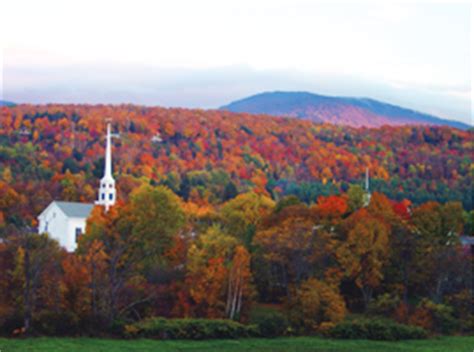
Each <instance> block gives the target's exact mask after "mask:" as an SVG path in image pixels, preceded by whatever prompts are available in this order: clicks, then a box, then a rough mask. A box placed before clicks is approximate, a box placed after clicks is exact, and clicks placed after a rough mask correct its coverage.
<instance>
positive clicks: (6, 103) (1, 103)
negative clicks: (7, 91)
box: [0, 100, 15, 106]
mask: <svg viewBox="0 0 474 352" xmlns="http://www.w3.org/2000/svg"><path fill="white" fill-rule="evenodd" d="M0 106H15V103H12V102H11V101H5V100H0Z"/></svg>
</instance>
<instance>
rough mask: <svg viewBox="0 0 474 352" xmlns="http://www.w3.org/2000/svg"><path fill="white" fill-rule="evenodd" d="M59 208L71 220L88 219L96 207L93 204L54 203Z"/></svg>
mask: <svg viewBox="0 0 474 352" xmlns="http://www.w3.org/2000/svg"><path fill="white" fill-rule="evenodd" d="M54 203H56V204H57V206H58V207H59V208H60V209H61V210H62V211H63V212H64V214H66V216H68V217H70V218H87V217H89V214H90V213H91V211H92V208H93V207H94V204H92V203H78V202H61V201H57V200H56V201H54Z"/></svg>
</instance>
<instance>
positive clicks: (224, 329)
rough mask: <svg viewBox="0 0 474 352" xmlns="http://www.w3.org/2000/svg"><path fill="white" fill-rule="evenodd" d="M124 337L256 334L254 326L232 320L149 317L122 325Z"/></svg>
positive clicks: (217, 336) (168, 337) (159, 337)
mask: <svg viewBox="0 0 474 352" xmlns="http://www.w3.org/2000/svg"><path fill="white" fill-rule="evenodd" d="M124 333H125V336H126V337H129V338H133V337H146V338H155V339H194V340H201V339H220V338H239V337H252V336H258V330H257V327H256V326H252V325H248V326H247V325H243V324H240V323H238V322H235V321H232V320H223V319H222V320H220V319H215V320H210V319H209V320H208V319H165V318H150V319H146V320H143V321H141V322H138V323H135V324H130V325H126V326H125V327H124Z"/></svg>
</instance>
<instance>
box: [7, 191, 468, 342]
mask: <svg viewBox="0 0 474 352" xmlns="http://www.w3.org/2000/svg"><path fill="white" fill-rule="evenodd" d="M189 198H190V199H191V198H192V196H191V195H190V196H189ZM2 199H3V198H2ZM122 199H126V200H122V201H120V202H119V203H118V204H116V205H115V206H114V207H112V208H111V210H109V211H108V212H107V213H105V212H104V210H103V208H102V207H95V208H94V210H93V213H92V215H91V217H90V218H89V220H88V223H87V229H86V234H85V235H83V236H82V237H81V238H80V240H79V247H78V250H77V251H76V252H75V253H66V252H65V251H64V250H63V249H61V248H59V246H58V244H57V243H56V242H55V241H53V240H51V239H50V238H49V237H48V236H47V235H46V234H42V235H38V234H35V233H33V232H32V230H31V229H28V228H26V227H24V226H16V225H15V224H14V223H10V224H8V225H6V227H5V228H4V235H3V238H2V242H0V268H1V270H0V329H1V332H2V333H3V334H7V335H11V334H12V333H15V334H20V333H35V332H36V333H38V334H51V335H81V334H89V335H97V334H105V333H108V334H113V333H116V334H120V335H122V334H124V335H125V336H157V337H160V336H161V337H163V336H165V335H166V336H169V334H171V335H172V336H175V335H176V334H177V335H176V336H178V337H179V336H182V335H180V334H186V333H185V331H188V330H189V333H190V334H191V335H190V336H194V335H195V334H201V331H202V334H204V335H202V334H201V335H199V336H201V337H202V336H215V335H216V334H217V335H218V336H234V335H232V334H246V335H245V336H247V335H249V336H255V334H257V333H258V334H260V335H264V336H274V335H278V334H313V333H328V332H329V334H333V336H336V337H337V336H341V337H350V336H353V335H352V334H353V333H354V331H355V330H351V329H353V327H354V326H355V328H356V329H359V330H357V331H362V330H361V329H362V328H361V327H360V326H363V329H365V330H364V331H369V332H370V333H371V334H373V335H377V336H378V334H379V333H381V332H380V331H383V334H386V335H384V336H388V338H397V336H398V337H400V338H404V336H405V337H410V336H411V337H413V336H417V337H421V336H424V334H425V333H424V331H431V332H432V333H443V334H446V333H453V332H469V331H472V329H473V326H474V325H473V322H474V320H473V315H472V303H473V302H472V258H471V257H470V252H469V251H468V250H466V249H463V248H462V247H461V246H460V243H459V236H460V234H462V233H465V232H466V229H468V228H469V227H470V226H472V217H471V218H469V217H466V212H465V211H464V210H463V208H462V205H461V203H459V202H448V203H445V204H440V203H437V202H428V203H424V204H421V205H419V206H415V205H412V204H411V202H409V201H407V200H404V201H401V202H397V201H393V200H390V199H389V198H387V197H386V196H385V195H383V194H381V193H376V192H375V193H373V194H372V197H371V199H370V202H369V203H368V204H366V202H367V200H368V198H367V196H366V195H365V194H364V192H363V190H362V189H361V187H359V186H352V187H350V188H349V190H348V191H347V193H344V194H342V195H331V196H320V197H319V198H317V199H315V200H314V202H313V203H312V204H311V205H308V204H306V203H304V202H301V200H300V199H298V198H297V197H295V196H287V197H283V198H281V199H279V200H278V201H275V200H273V199H271V198H270V197H269V196H268V194H265V193H258V192H247V193H243V194H239V195H237V196H235V197H232V198H231V199H229V200H228V201H227V202H225V203H223V204H222V205H221V206H218V207H215V208H210V207H209V206H208V205H207V204H206V203H204V204H199V203H197V202H193V201H191V200H188V201H186V200H184V199H182V198H180V197H178V196H177V195H176V194H175V193H174V192H172V191H171V190H170V189H169V188H168V187H165V186H161V185H157V186H153V185H150V184H149V182H142V183H141V184H135V185H134V187H133V191H131V192H130V194H129V197H127V198H122ZM469 222H470V223H469ZM353 314H364V315H365V316H367V317H372V318H374V317H378V318H377V319H379V318H380V317H383V318H385V319H391V320H395V321H397V322H398V323H401V324H407V325H412V326H417V327H421V328H423V329H424V330H423V329H421V330H420V329H418V330H417V329H415V328H414V329H413V330H410V328H408V327H404V326H400V325H396V324H395V325H393V324H388V325H387V324H385V323H380V322H370V321H369V322H368V323H360V322H358V323H357V324H359V325H350V327H349V328H348V324H352V323H350V322H349V323H348V322H344V321H345V319H346V318H347V317H348V316H350V315H353ZM155 317H165V318H206V319H229V320H235V321H238V322H241V323H244V324H247V325H249V326H255V325H256V326H258V330H255V329H254V328H252V327H249V328H246V327H245V326H240V325H235V324H234V325H232V324H230V323H228V322H227V323H226V322H223V323H222V325H220V324H219V323H218V321H216V322H215V323H206V324H204V323H203V322H201V321H195V320H189V321H186V320H185V321H176V322H167V321H165V320H159V319H158V320H156V319H155V320H154V318H155ZM372 318H370V319H372ZM150 319H151V320H150ZM374 319H375V318H374ZM374 321H375V320H374ZM341 324H342V325H341ZM361 324H365V325H361ZM196 329H197V330H196ZM387 329H390V330H387ZM162 334H165V335H162ZM173 334H175V335H173ZM193 334H194V335H193ZM206 334H208V335H206ZM219 334H220V335H219ZM217 335H216V336H217ZM236 336H237V335H236ZM238 336H243V335H238ZM185 337H186V336H185Z"/></svg>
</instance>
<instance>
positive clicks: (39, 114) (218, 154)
mask: <svg viewBox="0 0 474 352" xmlns="http://www.w3.org/2000/svg"><path fill="white" fill-rule="evenodd" d="M107 118H110V119H112V122H113V128H114V129H115V131H116V132H120V134H121V137H120V138H119V139H114V172H115V175H116V176H117V179H118V187H119V191H120V194H119V196H120V197H122V199H123V198H124V197H125V196H126V194H127V193H128V192H129V191H130V190H131V188H133V185H134V182H136V181H137V180H138V179H142V180H147V182H148V181H149V182H151V183H152V184H165V185H167V186H168V187H169V188H171V189H172V190H173V191H174V192H175V193H177V194H178V195H179V196H181V197H182V198H184V199H185V200H188V199H190V198H191V199H192V200H193V201H195V202H198V203H202V204H211V205H216V204H219V203H222V202H223V201H225V200H228V199H230V198H231V197H233V196H235V194H236V193H242V192H245V191H247V190H252V189H254V190H256V191H258V192H260V193H265V194H269V195H271V197H272V198H273V199H276V200H277V199H279V198H281V197H282V196H284V195H291V194H294V195H296V196H297V197H298V198H300V199H301V200H302V201H304V202H306V203H311V202H314V201H315V200H316V198H317V197H318V196H320V195H329V194H337V193H340V192H344V191H347V189H348V187H349V185H350V184H360V185H362V184H363V176H364V172H365V168H366V167H369V168H370V173H371V188H372V190H374V191H381V192H383V193H384V194H386V195H387V196H388V197H390V198H391V199H394V200H399V201H400V200H402V199H405V198H407V199H410V200H411V201H412V202H414V203H415V204H419V203H422V202H426V201H428V200H436V201H440V202H446V201H448V200H458V201H461V202H462V203H463V206H464V208H466V209H471V208H472V193H471V189H472V143H473V142H472V141H473V132H472V131H461V130H457V129H452V128H448V127H408V126H405V127H384V128H379V129H366V128H362V129H353V128H349V127H340V126H333V125H319V124H314V123H311V122H309V121H300V120H293V119H284V118H272V117H268V116H254V115H247V114H235V113H230V112H225V111H203V110H186V109H164V108H146V107H140V106H131V105H124V106H87V105H48V106H34V105H19V106H16V107H2V108H1V118H0V172H1V175H2V177H1V179H2V181H1V182H2V183H1V187H0V189H1V190H2V192H4V194H5V192H6V194H10V193H9V192H10V191H14V192H15V193H16V194H18V195H19V197H20V199H21V201H14V202H12V204H15V206H18V207H19V206H22V205H23V208H22V212H21V213H22V214H23V216H25V217H27V218H29V219H32V218H34V217H35V216H36V215H37V214H38V213H39V212H40V211H41V210H42V209H43V207H44V206H45V205H47V204H48V203H49V202H50V201H51V200H52V199H63V200H77V201H89V202H91V201H93V200H94V199H95V197H96V188H97V185H98V181H99V178H100V176H101V173H102V163H103V155H104V147H105V141H104V134H105V120H106V119H107ZM4 202H5V201H4ZM0 211H2V212H4V213H5V214H4V216H7V217H8V216H13V215H11V214H13V213H15V214H17V212H14V211H12V209H11V208H10V210H9V208H8V207H2V208H0Z"/></svg>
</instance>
